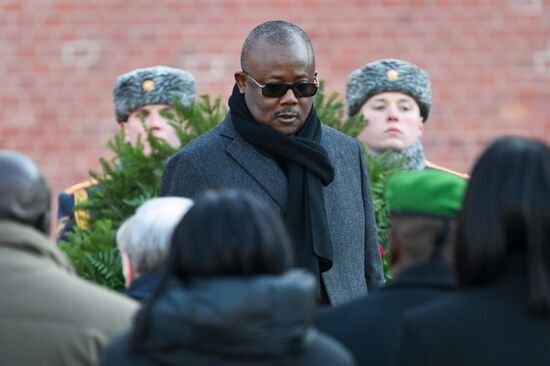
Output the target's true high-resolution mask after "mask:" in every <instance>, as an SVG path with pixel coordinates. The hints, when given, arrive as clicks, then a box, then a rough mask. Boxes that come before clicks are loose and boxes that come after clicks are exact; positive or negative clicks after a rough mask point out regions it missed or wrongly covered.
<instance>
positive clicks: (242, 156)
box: [219, 113, 288, 212]
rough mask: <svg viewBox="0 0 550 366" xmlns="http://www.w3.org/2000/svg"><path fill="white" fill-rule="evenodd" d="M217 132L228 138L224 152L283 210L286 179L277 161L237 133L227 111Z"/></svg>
mask: <svg viewBox="0 0 550 366" xmlns="http://www.w3.org/2000/svg"><path fill="white" fill-rule="evenodd" d="M219 133H220V135H221V136H224V137H226V138H228V140H229V141H228V143H227V144H226V146H225V150H226V152H227V153H228V154H229V155H230V156H231V157H232V158H233V159H234V160H235V161H236V162H237V164H239V166H240V167H241V168H242V169H243V170H244V171H245V172H246V173H247V174H249V175H250V176H251V177H252V178H254V180H256V182H257V183H258V184H259V185H260V186H261V187H262V189H263V190H264V191H265V192H266V193H267V194H268V195H269V196H270V197H271V198H272V199H273V201H275V202H276V203H277V205H278V206H279V207H280V208H281V210H282V211H283V212H285V211H286V193H287V185H288V180H287V178H286V176H285V174H284V173H283V171H282V170H281V169H280V168H279V166H278V165H277V163H276V162H275V161H273V159H271V158H270V157H268V156H266V155H264V154H262V153H260V152H259V151H258V149H257V148H256V147H255V146H254V145H252V144H250V143H248V142H247V141H246V140H244V139H243V138H242V137H241V136H240V135H239V134H238V133H237V131H236V130H235V128H234V126H233V122H232V121H231V115H230V114H229V113H228V114H227V116H226V117H225V119H224V121H223V122H222V124H221V126H220V132H219Z"/></svg>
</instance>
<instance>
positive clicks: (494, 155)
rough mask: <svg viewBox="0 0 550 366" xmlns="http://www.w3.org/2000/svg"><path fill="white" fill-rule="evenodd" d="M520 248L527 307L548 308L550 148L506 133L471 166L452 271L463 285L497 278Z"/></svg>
mask: <svg viewBox="0 0 550 366" xmlns="http://www.w3.org/2000/svg"><path fill="white" fill-rule="evenodd" d="M519 251H521V252H524V253H525V257H526V261H527V263H526V265H527V272H528V275H527V278H528V293H529V295H528V296H529V308H530V310H531V311H532V312H533V313H535V314H545V313H548V311H549V310H550V148H549V147H548V146H547V145H546V144H544V143H542V142H538V141H534V140H530V139H526V138H521V137H506V138H501V139H499V140H497V141H496V142H494V143H492V144H491V145H490V146H489V147H488V148H487V149H486V150H485V152H484V153H483V154H482V155H481V157H480V158H479V160H478V161H477V163H476V164H475V166H474V169H473V171H472V176H471V179H470V182H469V184H468V189H467V191H466V194H465V197H464V205H463V211H462V214H461V216H460V218H459V228H458V238H457V245H456V256H455V258H456V271H457V277H458V282H459V284H460V285H461V286H462V287H468V286H472V285H476V284H481V283H484V282H488V281H490V280H491V279H493V278H494V277H496V276H497V275H498V274H499V272H500V271H501V270H502V269H503V267H504V265H505V260H506V259H507V257H508V256H509V254H510V253H512V252H519Z"/></svg>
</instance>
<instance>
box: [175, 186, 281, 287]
mask: <svg viewBox="0 0 550 366" xmlns="http://www.w3.org/2000/svg"><path fill="white" fill-rule="evenodd" d="M291 265H292V250H291V246H290V241H289V238H288V234H287V232H286V230H285V228H284V225H283V222H282V219H281V217H280V216H279V215H278V214H277V213H275V212H274V211H273V209H272V208H271V207H270V206H268V205H267V203H265V202H263V201H260V200H259V199H258V198H256V197H255V196H252V195H251V194H249V193H244V192H238V191H233V190H228V191H220V192H207V193H205V194H204V195H203V196H201V197H200V198H199V199H198V200H197V201H196V202H195V205H194V206H193V207H191V209H190V210H189V212H188V213H187V214H186V215H185V217H184V218H183V219H182V220H181V221H180V222H179V224H178V225H177V226H176V228H175V229H174V233H173V234H172V244H171V248H170V254H169V256H168V261H167V267H166V270H167V271H168V272H169V273H171V274H172V275H174V276H175V277H177V278H178V279H180V280H183V281H185V280H187V279H189V278H192V277H197V276H202V277H204V276H207V277H210V276H227V275H229V276H251V275H256V274H280V273H282V272H284V271H286V270H287V269H288V268H289V267H290V266H291Z"/></svg>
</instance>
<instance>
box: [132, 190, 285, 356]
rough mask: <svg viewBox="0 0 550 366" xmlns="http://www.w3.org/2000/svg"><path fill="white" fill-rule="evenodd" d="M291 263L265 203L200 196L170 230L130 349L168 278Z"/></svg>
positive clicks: (267, 269) (232, 193) (274, 269)
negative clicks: (159, 270)
mask: <svg viewBox="0 0 550 366" xmlns="http://www.w3.org/2000/svg"><path fill="white" fill-rule="evenodd" d="M293 264H294V257H293V250H292V247H291V242H290V238H289V236H288V233H287V231H286V228H285V226H284V224H283V221H282V218H281V216H280V215H278V214H277V213H276V212H275V211H274V210H273V209H272V208H271V207H270V206H269V205H268V204H267V203H265V202H263V201H261V200H260V199H259V198H257V197H255V196H253V195H252V194H250V193H245V192H240V191H236V190H224V191H208V192H206V193H204V194H202V195H201V196H200V197H199V198H198V199H197V200H196V201H195V204H194V205H193V207H191V209H190V210H189V211H188V212H187V214H185V215H184V217H183V218H182V219H181V220H180V222H179V223H178V224H177V226H176V228H175V229H174V232H173V234H172V240H171V246H170V250H169V252H168V254H167V257H166V262H165V266H164V269H163V273H162V275H161V277H160V280H159V283H158V285H157V287H156V289H155V291H154V292H153V294H152V296H151V297H150V298H149V300H148V301H147V302H146V303H145V305H144V307H143V309H142V311H140V313H139V314H138V317H137V321H136V326H135V328H134V331H133V333H132V338H131V344H130V351H131V352H137V351H138V350H139V348H140V344H141V342H143V340H144V339H145V337H146V334H147V329H148V323H149V317H150V311H151V308H152V306H153V304H154V303H155V301H156V300H157V299H158V298H159V297H160V295H161V294H162V292H163V291H164V289H165V288H166V286H167V284H168V283H169V281H170V280H171V279H173V278H175V279H178V280H179V281H180V282H181V283H185V282H187V281H189V280H191V279H193V278H196V277H203V278H204V277H221V276H254V275H261V274H271V275H277V274H281V273H283V272H285V271H286V270H288V269H289V268H290V267H291V266H292V265H293Z"/></svg>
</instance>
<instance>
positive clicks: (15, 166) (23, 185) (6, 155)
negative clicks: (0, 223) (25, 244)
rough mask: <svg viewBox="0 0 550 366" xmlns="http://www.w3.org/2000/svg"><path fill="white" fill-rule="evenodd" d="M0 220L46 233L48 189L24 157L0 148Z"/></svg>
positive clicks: (48, 221)
mask: <svg viewBox="0 0 550 366" xmlns="http://www.w3.org/2000/svg"><path fill="white" fill-rule="evenodd" d="M0 172H2V174H0V220H13V221H17V222H20V223H22V224H25V225H29V226H32V227H34V228H35V229H37V230H39V231H41V232H43V233H44V234H46V235H47V234H49V231H50V189H49V187H48V184H47V183H46V180H45V179H44V176H43V175H42V173H41V172H40V170H39V169H38V167H37V166H36V165H35V164H34V163H33V162H32V161H31V160H30V159H29V158H27V157H26V156H24V155H21V154H19V153H16V152H14V151H8V150H0Z"/></svg>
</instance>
